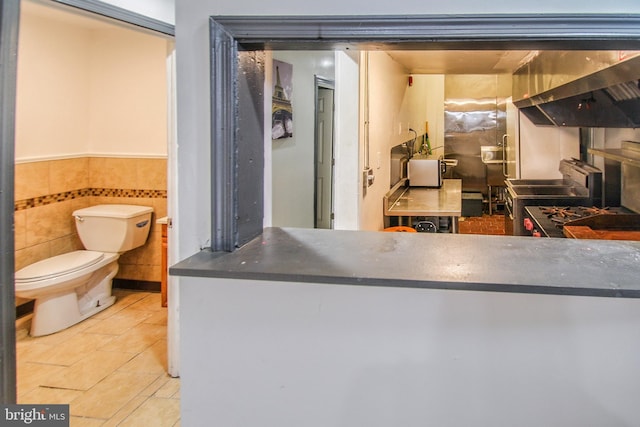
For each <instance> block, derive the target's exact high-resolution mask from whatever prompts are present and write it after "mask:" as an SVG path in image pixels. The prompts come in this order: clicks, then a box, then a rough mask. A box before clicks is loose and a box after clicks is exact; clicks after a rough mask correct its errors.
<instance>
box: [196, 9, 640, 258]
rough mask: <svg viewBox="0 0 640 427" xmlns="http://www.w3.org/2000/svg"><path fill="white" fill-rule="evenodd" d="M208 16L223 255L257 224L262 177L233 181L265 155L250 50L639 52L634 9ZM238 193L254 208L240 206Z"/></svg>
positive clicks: (214, 174) (214, 183)
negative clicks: (627, 11)
mask: <svg viewBox="0 0 640 427" xmlns="http://www.w3.org/2000/svg"><path fill="white" fill-rule="evenodd" d="M209 23H210V26H209V30H210V33H209V37H210V47H211V48H210V49H209V52H210V64H211V72H210V88H211V89H210V100H211V116H210V122H211V140H210V147H211V165H212V167H211V176H210V180H211V189H212V190H211V239H210V240H211V242H212V243H213V244H212V248H211V249H212V250H213V251H228V252H231V251H234V250H235V249H236V248H237V247H239V246H241V245H243V244H244V243H246V242H248V241H250V240H252V239H253V238H255V237H257V236H259V235H260V234H261V233H262V224H263V209H261V208H260V207H261V206H262V205H263V197H264V175H263V176H262V177H260V181H259V182H256V181H255V179H252V180H238V179H237V176H238V175H241V172H242V171H243V170H245V169H246V167H247V165H246V164H245V163H246V162H244V161H243V160H242V158H243V156H244V157H247V153H250V154H251V158H252V159H256V158H257V159H263V158H264V143H263V139H264V129H263V123H262V121H263V117H262V114H263V112H262V111H261V110H260V109H257V108H256V107H255V106H256V105H263V104H264V97H263V95H261V94H260V93H257V92H256V91H255V90H254V88H255V84H254V85H253V87H252V86H251V85H249V84H245V83H244V82H243V81H242V80H241V79H238V76H239V69H240V65H239V64H242V67H241V70H242V76H243V77H244V76H251V81H252V82H253V81H261V80H262V81H263V80H264V70H262V69H260V67H261V65H260V64H261V61H259V60H253V61H248V60H245V58H246V57H247V56H249V55H254V56H256V55H257V57H258V59H259V58H260V53H259V51H264V50H328V49H330V50H333V49H343V50H351V51H354V50H356V51H357V50H358V49H365V50H367V49H371V50H385V49H389V50H411V49H413V50H415V49H422V50H430V49H431V50H435V49H482V50H487V49H516V50H517V49H527V50H539V49H545V48H546V49H551V48H553V49H564V50H596V49H604V50H611V49H614V50H620V49H624V50H640V14H504V15H402V16H393V15H388V16H378V15H361V16H345V15H335V16H314V15H306V16H272V15H270V16H251V15H246V16H212V17H211V18H210V21H209ZM250 62H253V64H250ZM254 116H256V117H254ZM240 122H242V124H243V125H242V126H240V125H239V123H240ZM251 166H252V168H253V170H255V169H256V165H255V164H253V165H251ZM260 166H261V167H262V165H260ZM254 178H256V177H255V176H254ZM240 200H242V201H243V202H244V204H245V205H247V206H251V210H247V209H246V208H245V207H242V206H240V207H239V203H238V202H239V201H240ZM256 206H257V207H258V208H256ZM239 218H241V219H242V220H239Z"/></svg>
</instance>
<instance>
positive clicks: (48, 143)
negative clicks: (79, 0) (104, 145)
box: [15, 7, 91, 161]
mask: <svg viewBox="0 0 640 427" xmlns="http://www.w3.org/2000/svg"><path fill="white" fill-rule="evenodd" d="M89 53H90V39H89V37H88V31H87V30H85V29H82V28H77V27H72V26H68V25H63V24H61V23H60V22H56V21H52V20H50V19H48V18H46V17H44V16H41V15H35V14H30V13H28V11H27V9H26V8H24V7H23V11H22V13H21V20H20V33H19V45H18V80H17V98H16V147H15V155H16V160H18V161H20V160H22V159H37V158H41V157H44V158H47V157H51V156H59V155H62V156H65V155H66V156H74V155H78V154H81V153H85V152H86V151H87V141H88V138H89V122H90V120H89V117H90V116H89V108H88V107H89V92H90V89H91V74H90V62H89V61H88V56H89ZM36 123H37V126H36V125H34V124H36Z"/></svg>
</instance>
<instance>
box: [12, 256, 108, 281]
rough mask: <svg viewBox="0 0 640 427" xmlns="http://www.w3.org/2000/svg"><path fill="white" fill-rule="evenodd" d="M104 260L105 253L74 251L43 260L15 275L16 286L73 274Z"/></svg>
mask: <svg viewBox="0 0 640 427" xmlns="http://www.w3.org/2000/svg"><path fill="white" fill-rule="evenodd" d="M103 258H104V253H103V252H96V251H82V250H80V251H74V252H68V253H66V254H62V255H57V256H54V257H51V258H47V259H43V260H42V261H38V262H36V263H34V264H31V265H29V266H27V267H25V268H23V269H21V270H19V271H17V272H16V274H15V281H16V284H18V283H22V284H26V283H32V282H38V281H42V280H46V279H50V278H52V277H56V276H60V275H63V274H69V273H73V272H75V271H78V270H82V269H84V268H86V267H89V266H91V265H93V264H96V263H97V262H99V261H100V260H102V259H103Z"/></svg>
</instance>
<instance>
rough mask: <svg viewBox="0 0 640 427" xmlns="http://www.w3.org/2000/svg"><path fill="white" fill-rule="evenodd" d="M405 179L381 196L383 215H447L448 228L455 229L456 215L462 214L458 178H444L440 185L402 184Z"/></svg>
mask: <svg viewBox="0 0 640 427" xmlns="http://www.w3.org/2000/svg"><path fill="white" fill-rule="evenodd" d="M405 183H406V179H403V180H401V181H400V182H398V183H397V184H396V185H395V186H393V188H392V189H391V190H389V192H388V193H387V194H386V195H385V197H384V214H385V215H387V216H398V217H416V216H448V217H451V219H452V221H451V222H452V231H453V232H454V233H457V232H458V217H459V216H461V215H462V180H461V179H445V180H443V184H442V187H440V188H426V187H405Z"/></svg>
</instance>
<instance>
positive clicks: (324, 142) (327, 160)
mask: <svg viewBox="0 0 640 427" xmlns="http://www.w3.org/2000/svg"><path fill="white" fill-rule="evenodd" d="M333 98H334V90H333V88H327V87H322V86H318V87H317V97H316V141H315V148H316V165H315V168H316V171H315V178H316V179H315V182H316V184H315V193H316V198H315V227H316V228H332V227H333V165H334V159H333Z"/></svg>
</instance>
